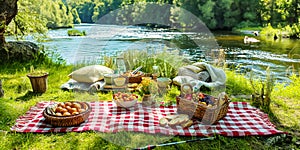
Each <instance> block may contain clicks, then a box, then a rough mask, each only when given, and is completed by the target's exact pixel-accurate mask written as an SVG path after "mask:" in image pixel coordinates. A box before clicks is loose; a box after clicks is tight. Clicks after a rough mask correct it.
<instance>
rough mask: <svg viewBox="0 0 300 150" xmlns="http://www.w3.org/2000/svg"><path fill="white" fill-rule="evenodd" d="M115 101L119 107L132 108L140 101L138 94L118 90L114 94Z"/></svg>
mask: <svg viewBox="0 0 300 150" xmlns="http://www.w3.org/2000/svg"><path fill="white" fill-rule="evenodd" d="M113 101H114V102H115V103H116V105H117V106H118V107H123V108H130V107H132V106H134V105H135V104H136V103H137V101H138V95H136V94H133V93H123V92H117V93H114V94H113Z"/></svg>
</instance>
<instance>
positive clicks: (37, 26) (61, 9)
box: [6, 0, 76, 38]
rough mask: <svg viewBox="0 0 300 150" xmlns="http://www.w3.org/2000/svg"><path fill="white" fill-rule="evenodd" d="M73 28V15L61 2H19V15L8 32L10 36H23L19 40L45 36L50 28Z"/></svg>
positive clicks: (42, 0)
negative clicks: (25, 37)
mask: <svg viewBox="0 0 300 150" xmlns="http://www.w3.org/2000/svg"><path fill="white" fill-rule="evenodd" d="M74 13H75V12H74ZM75 14H76V13H75ZM72 26H73V15H72V13H71V11H70V8H69V7H68V6H66V5H65V4H64V3H63V2H62V1H61V0H55V1H52V0H51V1H44V0H19V1H18V14H17V16H16V17H15V19H14V20H13V21H12V22H11V23H10V24H9V26H8V28H7V29H6V30H7V33H8V34H14V35H16V36H18V35H21V37H18V38H22V36H24V35H28V34H31V35H33V36H39V34H45V33H46V32H47V31H48V28H61V27H72ZM35 33H37V34H35Z"/></svg>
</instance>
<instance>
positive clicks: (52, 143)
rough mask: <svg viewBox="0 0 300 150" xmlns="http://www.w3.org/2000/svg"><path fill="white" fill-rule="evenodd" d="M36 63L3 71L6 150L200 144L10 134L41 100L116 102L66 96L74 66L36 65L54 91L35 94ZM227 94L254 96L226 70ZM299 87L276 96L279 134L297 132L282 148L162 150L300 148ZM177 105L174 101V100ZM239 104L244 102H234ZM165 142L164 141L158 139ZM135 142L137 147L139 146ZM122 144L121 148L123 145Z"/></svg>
mask: <svg viewBox="0 0 300 150" xmlns="http://www.w3.org/2000/svg"><path fill="white" fill-rule="evenodd" d="M31 65H32V64H31V63H29V64H18V63H16V64H10V65H2V66H0V68H1V70H0V79H2V80H3V89H4V90H5V96H4V97H3V98H0V112H1V113H0V130H1V132H0V139H1V140H0V149H1V150H2V149H3V150H6V149H8V150H10V149H18V150H19V149H22V150H23V149H26V150H27V149H32V150H35V149H38V150H48V149H58V150H60V149H65V150H69V149H70V150H73V149H75V150H81V149H126V147H136V146H146V145H148V144H153V143H155V142H160V143H161V142H174V141H182V140H189V139H194V138H197V137H178V136H175V137H165V136H159V135H151V134H143V133H128V132H119V133H116V134H105V133H97V132H93V131H88V132H82V133H74V132H72V133H48V134H35V133H15V132H10V127H12V126H13V125H14V124H15V121H16V119H17V118H18V117H19V116H21V115H24V114H25V113H26V112H27V111H28V109H29V108H30V107H31V106H34V105H35V104H36V103H37V102H40V101H70V100H82V99H84V100H87V101H100V100H110V98H111V93H107V94H103V93H98V94H95V95H89V94H87V93H74V92H68V91H62V90H61V89H60V86H61V85H62V84H63V83H65V82H66V81H68V80H69V79H68V77H67V75H68V74H69V73H71V72H72V71H73V66H65V65H56V64H51V63H44V64H43V63H35V64H34V67H35V68H36V69H42V70H45V71H47V72H49V77H48V90H47V91H46V93H44V94H34V93H32V92H31V91H32V89H31V85H30V81H29V79H28V78H27V77H26V74H27V73H28V72H29V71H30V66H31ZM226 74H227V77H228V78H227V85H226V86H227V93H228V94H230V95H235V94H248V95H249V94H251V88H250V85H249V81H247V79H245V78H244V77H243V76H242V75H237V74H235V73H233V72H230V71H226ZM292 79H293V84H292V85H290V86H287V87H284V86H282V85H277V86H276V88H275V89H274V92H273V95H272V103H271V107H272V110H273V113H272V114H271V119H272V122H274V123H275V124H276V125H277V127H278V129H280V130H284V131H288V132H290V133H291V135H292V136H291V142H288V141H287V140H289V138H282V140H279V141H278V142H276V143H273V144H268V140H269V139H271V138H273V137H270V138H269V137H260V136H249V137H240V138H231V137H222V136H216V139H215V140H212V141H199V142H193V143H185V144H179V145H176V146H167V147H161V148H157V149H278V148H284V149H292V148H294V149H296V148H297V147H296V145H295V144H294V143H295V141H297V140H300V139H299V138H298V139H297V136H299V135H298V134H299V131H300V127H299V124H300V122H299V120H300V115H299V114H300V111H299V109H300V105H299V99H300V97H299V95H300V94H299V90H298V89H299V88H300V78H299V77H293V78H292ZM171 91H172V92H170V93H169V95H168V97H167V98H166V99H167V100H168V101H171V102H174V96H176V95H177V94H178V90H177V89H176V87H173V88H172V90H171ZM172 100H173V101H172ZM233 101H241V100H240V99H234V100H233ZM158 137H159V139H161V138H164V140H163V141H161V140H159V139H158ZM133 141H134V142H133ZM120 145H121V146H120ZM298 148H299V147H298Z"/></svg>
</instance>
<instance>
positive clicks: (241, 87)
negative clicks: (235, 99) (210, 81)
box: [226, 71, 252, 95]
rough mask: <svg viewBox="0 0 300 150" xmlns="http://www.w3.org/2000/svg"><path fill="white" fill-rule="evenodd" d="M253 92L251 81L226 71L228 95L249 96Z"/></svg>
mask: <svg viewBox="0 0 300 150" xmlns="http://www.w3.org/2000/svg"><path fill="white" fill-rule="evenodd" d="M251 92H252V89H251V85H250V82H249V80H248V79H247V78H246V77H245V76H243V75H241V74H237V73H235V72H233V71H226V93H227V94H228V95H247V94H249V93H251Z"/></svg>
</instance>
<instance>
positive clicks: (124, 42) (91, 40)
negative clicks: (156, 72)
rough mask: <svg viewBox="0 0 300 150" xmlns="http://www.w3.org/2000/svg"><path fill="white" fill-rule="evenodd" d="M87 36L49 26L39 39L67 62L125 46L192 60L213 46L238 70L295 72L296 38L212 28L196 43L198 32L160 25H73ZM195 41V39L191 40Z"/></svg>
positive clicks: (299, 62) (298, 60) (299, 50)
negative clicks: (251, 39)
mask: <svg viewBox="0 0 300 150" xmlns="http://www.w3.org/2000/svg"><path fill="white" fill-rule="evenodd" d="M74 28H75V29H78V30H80V31H85V32H86V33H87V36H84V37H75V36H68V35H67V30H69V29H58V30H50V31H49V33H48V36H49V40H48V41H47V42H43V43H42V44H44V45H45V46H47V47H49V49H50V50H54V51H56V52H58V53H59V54H60V55H61V57H62V58H63V59H64V60H66V62H67V63H68V64H74V63H78V62H86V61H88V62H95V63H100V62H101V60H102V58H103V56H115V55H117V54H119V53H121V52H122V51H126V50H132V49H134V50H145V49H148V50H170V51H172V50H178V51H179V55H184V56H186V57H187V58H189V59H190V60H192V61H199V60H202V61H203V60H204V61H205V58H207V56H205V52H204V51H207V50H212V49H215V48H221V49H223V50H224V53H225V56H226V57H225V59H226V63H227V64H230V65H231V66H235V67H237V68H238V69H237V70H239V71H241V72H247V71H249V70H253V71H254V72H255V73H256V74H257V75H259V76H262V77H264V75H265V74H266V72H265V70H266V68H267V67H270V68H271V70H272V73H273V74H274V75H275V77H276V78H277V79H278V81H288V78H287V77H288V76H289V75H290V74H291V73H293V72H294V73H299V68H300V40H291V39H277V40H274V39H272V38H270V39H263V38H261V37H256V38H257V39H259V40H260V42H258V43H251V44H245V43H244V40H243V39H244V35H241V34H234V33H232V32H213V33H212V35H213V37H209V39H208V40H207V38H204V39H203V38H202V39H203V40H207V42H205V43H206V44H199V43H197V41H196V40H197V39H201V37H203V36H201V35H199V34H198V33H193V32H178V31H169V30H164V29H156V30H153V29H148V28H144V27H137V26H117V25H96V24H81V25H75V27H74ZM195 41H196V42H195Z"/></svg>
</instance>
